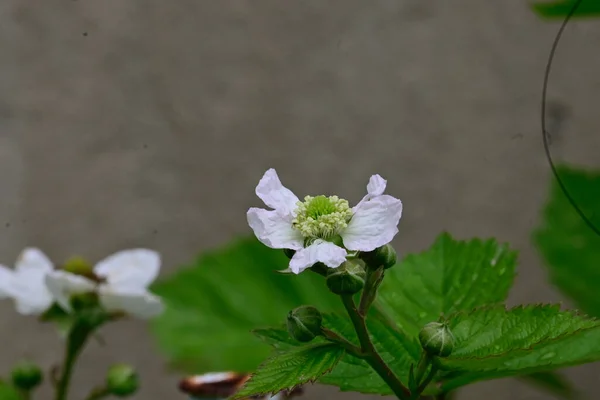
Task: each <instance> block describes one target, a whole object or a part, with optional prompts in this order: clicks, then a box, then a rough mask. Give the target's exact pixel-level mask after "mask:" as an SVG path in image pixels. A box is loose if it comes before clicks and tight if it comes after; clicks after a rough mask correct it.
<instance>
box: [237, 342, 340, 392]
mask: <svg viewBox="0 0 600 400" xmlns="http://www.w3.org/2000/svg"><path fill="white" fill-rule="evenodd" d="M343 355H344V350H343V349H342V348H341V347H340V346H338V345H337V344H332V343H322V344H316V345H312V346H305V347H299V348H297V349H292V350H290V351H288V352H286V353H281V352H280V353H276V354H275V356H273V357H272V358H270V359H268V360H267V361H265V362H264V363H263V364H262V365H261V366H260V367H259V368H258V369H257V371H256V372H255V373H254V374H252V377H251V378H250V380H249V381H248V382H247V383H246V384H245V385H244V387H243V388H242V389H241V390H240V391H239V392H238V393H236V395H235V396H234V399H240V398H245V397H248V396H255V395H266V394H272V393H277V392H280V391H282V390H287V389H293V388H295V387H296V386H298V385H302V384H305V383H307V382H314V381H315V380H317V378H319V377H320V376H322V375H324V374H326V373H327V372H329V371H331V370H332V369H333V367H335V365H336V364H337V363H338V362H339V361H340V359H341V357H342V356H343Z"/></svg>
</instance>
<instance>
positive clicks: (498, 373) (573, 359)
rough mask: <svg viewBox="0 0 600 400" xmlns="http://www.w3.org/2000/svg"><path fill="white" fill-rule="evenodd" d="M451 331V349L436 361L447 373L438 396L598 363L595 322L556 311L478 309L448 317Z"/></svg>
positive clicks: (599, 336)
mask: <svg viewBox="0 0 600 400" xmlns="http://www.w3.org/2000/svg"><path fill="white" fill-rule="evenodd" d="M450 327H451V329H452V331H453V332H454V335H455V337H456V348H455V351H454V352H453V353H452V355H451V356H450V357H448V358H446V359H442V360H441V366H442V368H443V369H444V370H446V371H450V372H448V373H447V374H446V376H445V378H444V383H443V385H442V389H443V390H451V389H455V388H457V387H459V386H462V385H466V384H468V383H471V382H473V381H476V380H483V379H492V378H499V377H504V376H520V375H525V374H529V373H535V372H544V371H548V370H553V369H558V368H563V367H567V366H572V365H578V364H583V363H586V362H592V361H596V360H600V322H598V321H596V320H593V319H589V318H586V317H583V316H579V315H577V314H575V313H573V312H569V311H560V307H559V306H553V305H552V306H551V305H545V306H541V305H540V306H527V307H516V308H513V309H510V310H506V309H504V308H503V307H494V308H491V309H478V310H476V311H474V312H472V313H460V314H457V315H455V316H453V317H452V318H451V320H450Z"/></svg>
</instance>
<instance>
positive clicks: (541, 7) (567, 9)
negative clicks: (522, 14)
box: [531, 0, 600, 19]
mask: <svg viewBox="0 0 600 400" xmlns="http://www.w3.org/2000/svg"><path fill="white" fill-rule="evenodd" d="M578 1H579V0H562V1H555V2H553V3H550V2H544V3H534V4H532V5H531V8H532V9H533V11H534V12H535V13H536V14H538V15H539V16H540V17H543V18H550V19H564V18H565V17H566V16H567V15H569V14H570V13H571V10H572V9H573V7H574V6H575V5H576V4H577V2H578ZM598 16H600V2H598V1H597V0H583V1H581V2H580V3H579V6H578V7H577V9H576V10H575V12H574V13H573V18H585V17H598Z"/></svg>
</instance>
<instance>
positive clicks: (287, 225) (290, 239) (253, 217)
mask: <svg viewBox="0 0 600 400" xmlns="http://www.w3.org/2000/svg"><path fill="white" fill-rule="evenodd" d="M246 216H247V218H248V225H250V228H252V230H253V231H254V234H255V235H256V237H257V238H258V240H260V241H261V242H262V243H263V244H265V245H266V246H269V247H271V248H273V249H292V250H300V249H301V248H302V247H303V246H302V245H303V242H304V240H303V238H302V235H301V234H300V232H298V231H297V230H296V229H294V228H292V217H291V215H289V216H287V217H283V216H281V215H280V214H279V213H278V212H277V211H270V210H264V209H262V208H254V207H253V208H251V209H249V210H248V213H247V215H246Z"/></svg>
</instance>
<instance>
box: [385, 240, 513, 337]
mask: <svg viewBox="0 0 600 400" xmlns="http://www.w3.org/2000/svg"><path fill="white" fill-rule="evenodd" d="M516 263H517V252H516V251H513V250H510V249H509V248H508V246H507V245H504V244H498V243H497V242H496V241H495V240H493V239H489V240H485V241H483V240H480V239H472V240H469V241H459V240H455V239H453V238H452V237H451V236H450V235H449V234H448V233H444V234H442V235H440V236H439V237H438V238H437V240H436V241H435V243H434V244H433V246H432V247H431V248H430V249H429V250H427V251H425V252H422V253H420V254H414V255H408V256H406V258H405V259H404V260H402V261H400V262H399V263H398V264H397V265H395V266H394V267H392V268H391V269H389V270H388V271H386V276H385V279H384V281H383V284H382V285H381V288H380V289H379V296H378V299H377V302H378V304H379V305H380V306H381V307H382V309H383V311H384V313H385V314H386V315H388V316H389V318H390V319H391V320H392V321H394V322H395V323H396V324H397V325H398V327H399V328H400V329H401V330H402V331H403V332H406V333H407V334H408V335H409V336H412V337H417V335H418V333H419V331H420V330H421V328H422V327H423V326H424V325H425V324H427V323H429V322H432V321H437V320H438V319H439V317H440V315H442V314H444V315H449V314H451V313H455V312H458V311H469V310H472V309H473V308H475V307H479V306H481V305H485V304H494V303H500V302H503V301H504V300H505V299H506V296H507V295H508V291H509V289H510V287H511V286H512V283H513V280H514V276H515V266H516Z"/></svg>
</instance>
